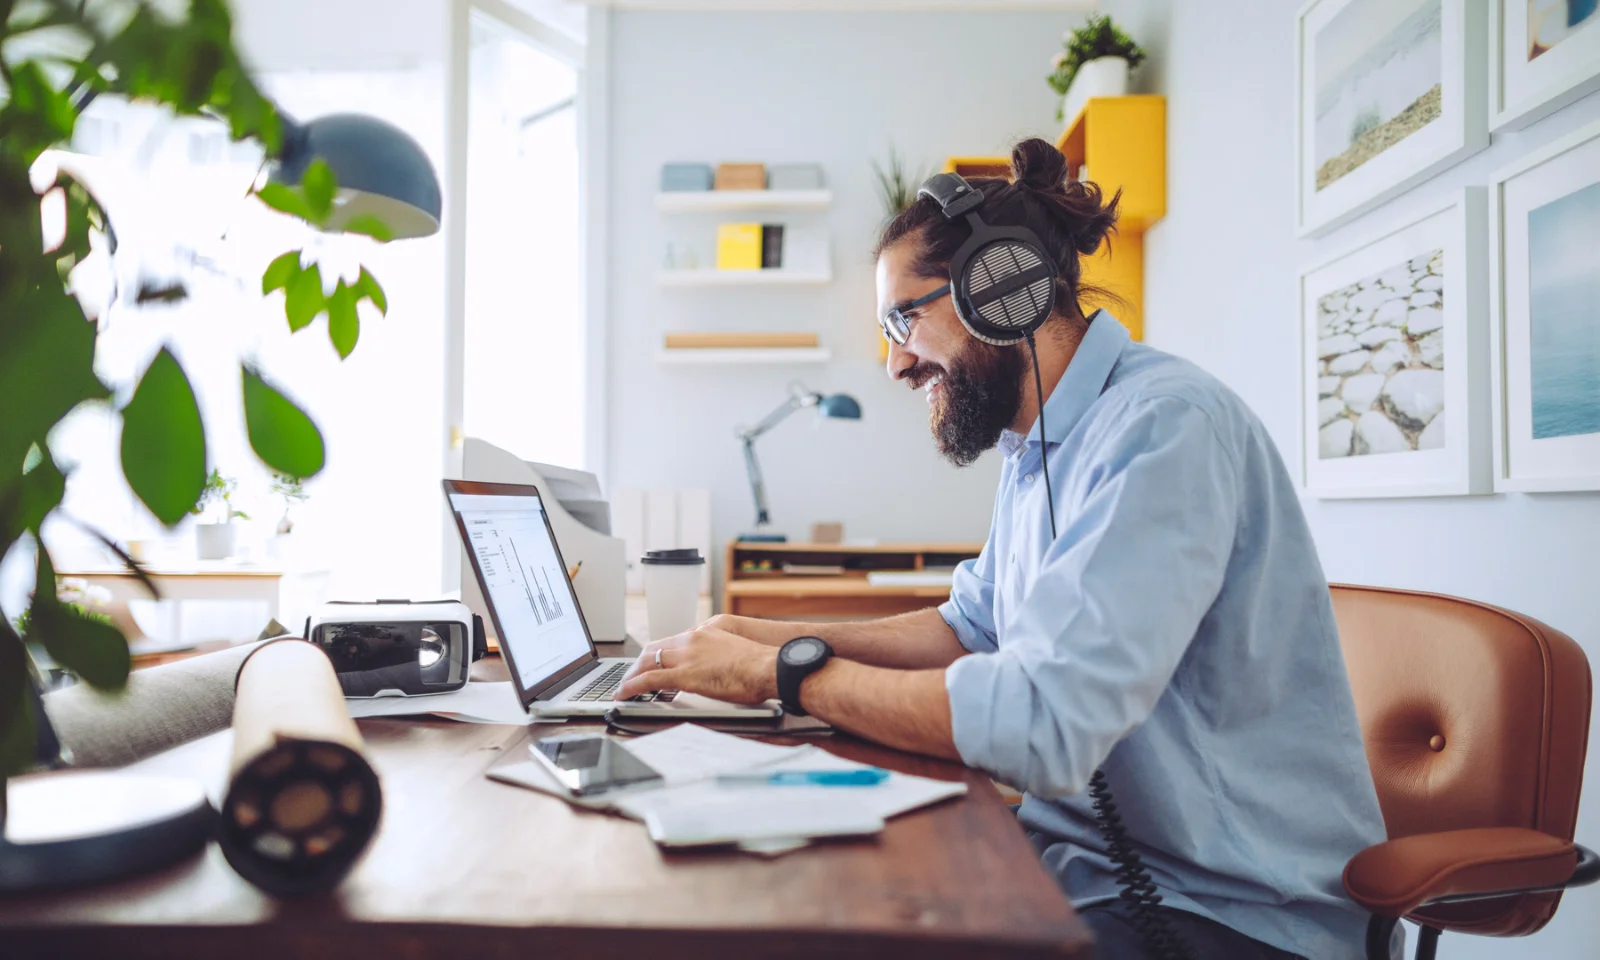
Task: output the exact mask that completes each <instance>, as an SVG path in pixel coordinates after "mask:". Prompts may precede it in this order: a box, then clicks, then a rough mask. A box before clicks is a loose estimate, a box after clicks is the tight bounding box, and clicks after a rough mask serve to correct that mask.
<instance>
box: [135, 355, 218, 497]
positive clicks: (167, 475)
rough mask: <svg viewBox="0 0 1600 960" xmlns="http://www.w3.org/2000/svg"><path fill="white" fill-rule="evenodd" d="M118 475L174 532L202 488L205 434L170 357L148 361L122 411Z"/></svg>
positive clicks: (184, 381)
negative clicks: (119, 470)
mask: <svg viewBox="0 0 1600 960" xmlns="http://www.w3.org/2000/svg"><path fill="white" fill-rule="evenodd" d="M122 475H123V476H125V477H127V479H128V486H129V487H131V488H132V489H133V492H134V493H135V494H137V495H138V497H139V499H140V500H141V501H143V502H144V505H145V506H147V507H149V508H150V512H151V513H153V514H155V515H156V518H157V519H159V520H160V521H161V522H162V523H164V524H166V525H167V526H169V527H170V526H174V525H175V524H177V522H178V521H179V520H182V519H183V515H184V514H185V513H188V512H189V509H190V508H191V507H193V506H194V504H195V501H196V500H198V499H199V498H200V491H201V489H202V488H203V487H204V486H205V482H206V434H205V427H204V425H203V424H202V423H201V422H200V407H199V404H197V403H196V402H195V396H194V388H193V387H191V386H190V385H189V377H188V376H187V375H186V374H185V373H184V372H183V367H181V366H180V365H179V364H178V360H177V358H176V357H174V356H173V355H172V352H171V351H170V350H169V349H167V348H166V347H163V348H162V349H161V352H160V353H158V354H156V358H155V359H154V360H152V361H150V366H149V367H148V368H147V369H146V370H145V372H144V376H143V377H141V378H140V379H139V386H138V388H137V389H135V390H134V392H133V399H132V400H130V401H128V405H127V406H126V407H125V408H123V411H122Z"/></svg>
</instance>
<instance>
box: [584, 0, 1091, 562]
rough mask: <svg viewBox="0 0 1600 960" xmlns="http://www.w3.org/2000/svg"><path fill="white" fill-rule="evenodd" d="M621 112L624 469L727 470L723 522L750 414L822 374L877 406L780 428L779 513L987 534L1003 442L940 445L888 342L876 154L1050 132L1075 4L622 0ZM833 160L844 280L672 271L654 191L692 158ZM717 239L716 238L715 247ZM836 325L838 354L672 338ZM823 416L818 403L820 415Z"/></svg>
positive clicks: (933, 158) (616, 127)
mask: <svg viewBox="0 0 1600 960" xmlns="http://www.w3.org/2000/svg"><path fill="white" fill-rule="evenodd" d="M613 18H614V19H613V28H612V39H611V48H610V57H611V62H612V64H613V67H612V71H611V75H610V77H611V85H612V86H611V89H612V103H613V107H612V113H611V137H612V141H611V171H612V172H611V192H610V203H611V218H610V223H609V229H610V236H611V251H612V254H611V261H610V264H609V267H610V270H611V291H612V293H611V309H610V312H609V317H610V323H611V331H610V337H611V347H610V357H611V369H610V376H611V382H612V392H611V398H612V399H611V410H610V413H609V422H610V426H611V441H610V451H609V455H610V458H611V464H612V469H611V470H610V477H609V479H610V482H611V486H612V487H613V488H617V487H645V488H650V487H710V488H711V490H712V491H713V523H714V534H715V542H717V543H719V544H720V543H721V542H723V541H725V540H727V539H729V538H731V537H733V536H735V535H737V534H738V533H739V532H740V531H741V530H745V529H748V528H750V527H751V526H752V519H753V518H752V512H753V511H752V508H751V506H750V503H749V494H748V492H747V487H746V484H745V479H744V468H743V465H742V462H741V459H740V452H739V445H738V444H737V442H736V441H735V440H734V436H733V434H734V428H735V427H736V426H737V425H739V424H749V423H754V422H755V421H756V420H757V419H759V418H760V417H761V416H762V415H764V414H765V413H766V412H767V411H768V410H769V409H770V408H772V407H774V406H776V405H777V404H778V403H779V402H781V401H782V400H783V398H784V396H785V393H784V387H785V384H786V382H787V381H788V380H789V379H790V378H793V377H799V378H802V379H803V380H804V381H805V382H806V383H807V384H808V385H809V386H811V387H813V388H815V389H818V390H822V391H824V392H830V393H831V392H836V391H844V392H848V393H851V394H853V395H854V396H856V397H857V398H858V399H859V400H860V401H861V404H862V407H863V410H864V419H863V420H862V421H861V422H860V423H845V422H823V423H820V424H817V423H815V421H813V420H812V418H811V417H810V416H809V415H808V414H802V415H796V416H795V417H794V418H793V420H792V421H791V422H786V423H784V424H783V425H782V426H781V427H779V428H778V429H777V430H775V431H773V432H772V433H771V434H769V435H767V436H766V437H764V438H762V440H761V442H760V445H759V447H758V450H759V453H760V456H761V460H762V466H763V468H764V469H765V472H766V478H767V486H768V492H769V496H770V499H771V504H772V512H773V519H774V524H775V526H776V527H777V528H778V529H781V530H785V531H787V532H788V533H789V534H790V535H791V536H792V537H799V538H802V539H803V538H804V537H805V536H806V535H807V534H808V533H809V529H810V524H811V523H812V522H813V521H816V520H843V521H844V522H845V527H846V529H845V533H846V536H850V537H876V538H880V539H902V540H904V539H928V538H964V539H982V537H983V536H984V534H985V533H986V532H987V530H988V522H989V515H990V511H991V508H992V505H993V502H994V483H995V478H996V475H997V470H998V467H997V464H998V460H996V459H995V458H993V456H991V457H989V458H986V459H984V460H983V461H980V462H979V463H978V464H977V465H975V466H973V467H971V468H968V469H967V470H964V471H958V470H956V469H955V468H953V467H950V466H949V465H947V464H946V463H945V462H944V461H942V460H940V459H939V458H938V456H937V454H936V453H935V452H934V448H933V442H932V439H931V438H930V436H929V433H928V426H927V405H926V403H925V401H924V398H923V397H922V396H921V395H918V394H913V393H912V392H911V391H910V390H908V389H906V387H904V386H903V385H899V384H893V383H891V382H890V381H889V380H888V379H887V378H886V377H885V375H884V372H883V367H882V366H881V364H880V363H879V360H878V345H877V344H878V339H879V334H878V332H877V326H876V323H875V322H874V319H873V311H874V296H873V280H872V263H871V261H870V250H871V245H872V242H873V239H874V236H875V232H876V229H877V226H878V223H879V220H880V216H881V208H880V206H879V203H878V200H877V197H876V195H875V193H874V190H873V184H872V178H871V168H870V167H869V165H868V161H869V159H870V158H873V157H877V158H880V160H881V158H883V157H884V156H885V154H886V153H887V151H888V147H889V145H890V144H891V143H892V144H894V145H895V146H896V147H897V148H898V149H899V150H900V152H901V153H902V154H905V155H908V156H910V157H911V158H914V159H916V160H920V161H922V162H924V163H930V164H932V163H938V162H942V160H943V158H944V157H946V156H949V155H954V154H969V155H970V154H975V153H976V154H983V153H995V152H1002V153H1003V152H1006V151H1007V150H1008V149H1009V146H1010V145H1011V143H1013V142H1014V141H1015V140H1016V139H1019V138H1021V137H1023V136H1026V135H1031V134H1045V135H1048V134H1049V126H1050V119H1051V117H1052V116H1053V115H1054V107H1053V103H1052V100H1051V94H1050V91H1049V88H1048V87H1047V86H1046V85H1045V83H1044V81H1043V75H1044V73H1045V72H1047V69H1048V63H1049V61H1050V58H1051V56H1052V53H1053V50H1054V48H1055V46H1056V44H1057V42H1058V40H1059V38H1060V35H1061V31H1062V29H1063V27H1064V26H1065V25H1066V24H1067V23H1068V22H1070V21H1071V20H1072V17H1070V16H1064V15H1061V14H1037V13H1034V14H1028V13H993V14H987V15H985V14H967V13H941V14H925V15H916V16H909V15H896V14H873V13H726V14H688V13H680V14H659V13H645V12H637V11H615V12H614V13H613ZM743 159H752V160H763V161H766V162H769V163H771V162H782V161H815V162H820V163H821V164H822V165H823V166H824V168H825V170H826V173H827V176H828V178H829V182H830V185H831V187H832V188H833V191H834V197H835V200H834V206H833V209H832V210H831V212H829V213H828V214H827V215H826V217H825V220H826V223H827V226H828V229H829V231H830V233H831V236H832V239H833V244H834V252H833V267H834V281H833V282H832V283H831V284H829V285H827V286H821V287H792V288H774V289H770V290H744V289H716V290H667V289H662V288H660V287H658V286H657V285H656V283H655V280H654V274H655V272H656V270H657V269H658V268H659V267H660V265H661V263H662V260H663V254H664V249H665V243H666V239H667V237H668V236H669V232H668V231H669V226H668V224H667V222H666V221H665V220H664V219H663V218H662V217H661V216H660V215H659V214H658V213H657V212H656V210H655V207H654V202H653V194H654V193H655V190H656V185H657V183H658V178H659V171H660V167H661V164H662V163H663V162H666V161H673V160H702V161H708V162H715V161H718V160H743ZM709 254H710V250H709V249H708V248H707V246H706V245H704V244H702V245H701V248H700V257H701V258H702V263H703V264H704V261H705V259H706V258H707V257H708V255H709ZM691 329H701V330H741V331H743V330H805V331H816V332H817V333H819V334H820V335H821V337H822V341H823V344H824V345H825V346H827V347H828V348H829V349H831V350H832V351H833V355H834V358H833V360H832V361H831V362H829V363H827V364H824V365H800V366H794V367H778V366H760V367H676V366H670V367H669V366H662V365H660V364H658V363H657V362H656V361H655V359H654V355H655V353H656V349H657V347H659V345H660V343H661V337H662V334H663V333H665V332H667V331H672V330H691ZM807 421H811V422H807Z"/></svg>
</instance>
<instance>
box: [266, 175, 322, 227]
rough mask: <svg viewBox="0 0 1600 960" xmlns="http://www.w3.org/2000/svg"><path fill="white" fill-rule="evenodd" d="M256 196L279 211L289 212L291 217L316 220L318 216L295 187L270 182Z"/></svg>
mask: <svg viewBox="0 0 1600 960" xmlns="http://www.w3.org/2000/svg"><path fill="white" fill-rule="evenodd" d="M256 196H257V197H259V198H260V200H261V202H262V203H264V204H266V205H267V206H269V207H271V208H272V209H274V210H276V211H278V212H279V213H287V214H288V215H289V216H291V217H299V218H300V219H302V220H307V221H311V220H315V218H316V217H315V214H313V213H312V210H311V207H310V205H309V204H307V203H306V198H305V197H303V196H301V194H300V191H299V190H296V189H295V188H293V187H287V186H284V185H283V184H281V183H268V184H265V185H263V186H262V187H261V189H260V190H257V191H256Z"/></svg>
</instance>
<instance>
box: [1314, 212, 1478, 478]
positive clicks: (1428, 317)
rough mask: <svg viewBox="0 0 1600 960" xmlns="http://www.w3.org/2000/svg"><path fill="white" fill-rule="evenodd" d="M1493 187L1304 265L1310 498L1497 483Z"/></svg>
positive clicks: (1407, 220) (1405, 220) (1401, 222)
mask: <svg viewBox="0 0 1600 960" xmlns="http://www.w3.org/2000/svg"><path fill="white" fill-rule="evenodd" d="M1486 194H1487V191H1486V190H1485V189H1484V188H1483V187H1468V188H1466V189H1465V190H1458V191H1455V192H1453V193H1452V194H1451V195H1450V196H1449V197H1448V198H1447V200H1446V201H1444V202H1442V203H1434V204H1431V205H1428V206H1426V207H1422V208H1416V209H1415V212H1414V213H1412V214H1411V215H1410V216H1406V217H1403V218H1402V219H1401V220H1400V221H1398V224H1397V225H1396V226H1393V227H1391V228H1389V229H1387V230H1385V231H1384V232H1382V233H1381V234H1376V235H1373V236H1372V237H1370V238H1369V239H1366V240H1364V241H1362V242H1360V243H1358V244H1356V245H1354V246H1351V247H1348V248H1346V249H1345V250H1344V251H1343V252H1341V253H1339V254H1338V255H1337V256H1334V257H1332V258H1330V259H1327V260H1324V261H1322V262H1321V263H1319V264H1317V265H1315V266H1313V267H1310V268H1308V269H1306V270H1305V271H1304V272H1302V274H1301V276H1300V395H1301V444H1300V447H1301V456H1300V462H1301V474H1302V479H1303V482H1304V485H1305V489H1306V491H1307V493H1309V494H1311V495H1312V496H1315V497H1319V498H1323V499H1343V498H1357V497H1425V496H1463V495H1470V494H1485V493H1490V492H1492V490H1493V488H1494V484H1493V476H1492V465H1493V460H1492V445H1491V441H1490V437H1489V427H1490V417H1489V402H1490V390H1489V383H1488V380H1489V357H1488V346H1489V345H1488V339H1489V322H1488V295H1489V284H1488V276H1487V274H1488V260H1489V258H1488V249H1487V248H1488V236H1487V235H1488V219H1489V215H1488V202H1487V195H1486ZM1397 278H1398V279H1397ZM1435 278H1436V279H1435ZM1431 291H1437V296H1434V297H1432V298H1431V303H1430V298H1429V297H1428V296H1427V294H1428V293H1429V292H1431ZM1441 300H1442V302H1440V301H1441ZM1430 310H1433V311H1436V312H1429V311H1430ZM1439 338H1442V340H1441V339H1439ZM1363 351H1365V353H1363ZM1336 406H1337V409H1335V407H1336ZM1447 415H1448V416H1447ZM1341 423H1343V424H1348V426H1347V427H1346V426H1341ZM1324 431H1328V432H1327V433H1324ZM1369 441H1370V442H1369ZM1341 444H1342V446H1341ZM1337 451H1345V452H1337Z"/></svg>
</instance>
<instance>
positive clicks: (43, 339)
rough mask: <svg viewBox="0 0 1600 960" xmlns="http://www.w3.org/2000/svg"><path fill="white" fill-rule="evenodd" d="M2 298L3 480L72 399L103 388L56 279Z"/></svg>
mask: <svg viewBox="0 0 1600 960" xmlns="http://www.w3.org/2000/svg"><path fill="white" fill-rule="evenodd" d="M35 209H37V204H36V205H35ZM3 216H4V214H3V213H0V217H3ZM6 266H9V264H7V265H6ZM4 274H5V270H4V269H3V268H0V288H4V287H7V286H9V283H8V281H9V279H10V278H9V277H6V276H5V275H4ZM13 289H14V288H13ZM4 302H5V306H6V308H7V315H6V316H3V317H0V487H4V486H6V485H8V484H9V482H10V481H11V479H12V477H11V473H12V471H15V470H16V469H17V468H18V466H19V465H20V464H21V463H22V458H23V457H24V456H25V455H26V454H27V452H28V448H29V447H31V446H33V444H34V442H35V441H36V440H37V439H38V438H40V437H43V436H44V435H45V434H47V433H49V432H50V428H51V427H53V426H55V425H56V423H57V421H59V420H60V419H61V418H62V417H64V416H66V415H67V413H68V412H70V411H71V410H72V408H73V407H76V406H77V405H78V404H79V403H81V402H83V401H85V400H99V399H104V398H106V397H109V396H110V395H111V391H109V390H108V389H106V386H105V384H103V383H101V382H100V380H99V379H98V378H97V377H96V376H95V374H94V337H95V330H94V324H91V323H90V322H89V321H88V320H87V319H85V318H84V315H83V308H82V307H80V306H79V305H78V301H77V300H75V299H74V298H73V297H72V295H71V294H69V293H67V292H66V291H65V290H63V289H62V288H61V286H60V284H59V283H58V282H57V281H55V280H54V279H53V278H52V280H51V281H50V282H48V283H45V284H43V285H40V286H35V287H32V288H31V289H25V290H22V291H19V292H17V293H16V294H13V293H11V292H9V291H8V292H7V293H6V294H5V301H4Z"/></svg>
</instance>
